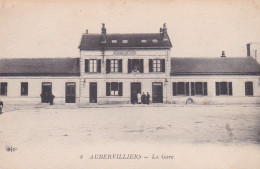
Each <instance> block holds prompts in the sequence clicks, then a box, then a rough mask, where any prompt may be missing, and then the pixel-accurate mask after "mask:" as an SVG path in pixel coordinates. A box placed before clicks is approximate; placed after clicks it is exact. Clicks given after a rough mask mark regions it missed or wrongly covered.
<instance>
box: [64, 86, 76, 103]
mask: <svg viewBox="0 0 260 169" xmlns="http://www.w3.org/2000/svg"><path fill="white" fill-rule="evenodd" d="M65 103H76V83H73V82H68V83H66V89H65Z"/></svg>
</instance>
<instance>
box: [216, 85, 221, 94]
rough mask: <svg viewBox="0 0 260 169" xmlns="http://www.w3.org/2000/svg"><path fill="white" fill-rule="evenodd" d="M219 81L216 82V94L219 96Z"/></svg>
mask: <svg viewBox="0 0 260 169" xmlns="http://www.w3.org/2000/svg"><path fill="white" fill-rule="evenodd" d="M219 92H220V91H219V82H216V96H219Z"/></svg>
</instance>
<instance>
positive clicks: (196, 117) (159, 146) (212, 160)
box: [0, 106, 260, 169]
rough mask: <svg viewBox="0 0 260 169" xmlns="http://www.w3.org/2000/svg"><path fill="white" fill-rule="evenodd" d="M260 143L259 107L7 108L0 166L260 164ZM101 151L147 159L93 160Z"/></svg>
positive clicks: (1, 118)
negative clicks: (156, 157) (136, 155)
mask: <svg viewBox="0 0 260 169" xmlns="http://www.w3.org/2000/svg"><path fill="white" fill-rule="evenodd" d="M259 144H260V107H257V106H255V107H254V106H175V107H173V106H168V107H167V106H166V107H158V106H156V107H154V106H153V107H152V106H130V107H97V108H91V107H90V108H75V107H68V108H55V107H54V108H51V107H44V108H31V109H19V108H16V109H10V110H8V111H6V112H5V113H3V114H2V115H0V169H9V168H10V169H11V168H16V169H20V168H21V169H22V168H39V169H40V168H109V169H110V168H111V169H112V168H119V166H120V167H123V168H124V169H125V168H127V169H128V168H136V169H139V168H140V169H141V168H142V169H143V168H154V169H155V168H158V167H162V166H164V167H163V168H183V169H185V168H190V167H192V168H222V169H223V168H226V169H228V168H231V167H234V168H237V169H238V168H249V167H250V168H259V164H260V162H259V161H260V146H259ZM97 154H138V155H140V156H141V160H137V159H135V160H129V159H125V160H116V159H112V160H111V159H110V160H104V159H103V160H102V159H101V160H100V159H99V160H97V159H96V160H93V159H90V157H91V155H97ZM157 155H158V156H159V159H153V158H152V157H153V156H157ZM162 156H164V157H169V158H170V156H171V157H172V159H162ZM173 156H174V157H173ZM1 161H2V162H1ZM186 161H187V163H186Z"/></svg>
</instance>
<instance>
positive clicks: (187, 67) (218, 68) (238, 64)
mask: <svg viewBox="0 0 260 169" xmlns="http://www.w3.org/2000/svg"><path fill="white" fill-rule="evenodd" d="M171 75H172V76H174V75H260V65H259V63H258V62H257V61H256V60H255V59H254V58H252V57H236V58H227V57H220V58H171Z"/></svg>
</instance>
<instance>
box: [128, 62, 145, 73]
mask: <svg viewBox="0 0 260 169" xmlns="http://www.w3.org/2000/svg"><path fill="white" fill-rule="evenodd" d="M132 72H137V73H143V72H144V60H143V59H128V73H132Z"/></svg>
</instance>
